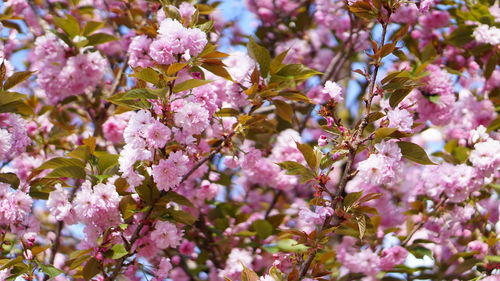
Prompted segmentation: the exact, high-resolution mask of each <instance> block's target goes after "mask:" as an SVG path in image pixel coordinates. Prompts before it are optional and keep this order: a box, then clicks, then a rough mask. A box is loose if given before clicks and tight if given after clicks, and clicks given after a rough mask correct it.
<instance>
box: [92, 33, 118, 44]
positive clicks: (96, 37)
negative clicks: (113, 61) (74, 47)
mask: <svg viewBox="0 0 500 281" xmlns="http://www.w3.org/2000/svg"><path fill="white" fill-rule="evenodd" d="M87 39H88V40H89V43H88V45H90V46H97V45H99V44H104V43H108V42H111V41H115V40H118V38H116V37H114V36H113V35H110V34H107V33H95V34H92V35H90V36H89V37H88V38H87Z"/></svg>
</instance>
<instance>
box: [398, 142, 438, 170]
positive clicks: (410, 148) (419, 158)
mask: <svg viewBox="0 0 500 281" xmlns="http://www.w3.org/2000/svg"><path fill="white" fill-rule="evenodd" d="M397 144H398V146H399V148H400V149H401V153H402V154H403V156H404V157H405V158H406V159H408V160H411V161H413V162H416V163H419V164H422V165H436V163H434V162H432V161H431V160H430V159H429V156H427V153H426V152H425V150H424V149H423V148H421V147H420V146H419V145H417V144H414V143H411V142H406V141H399V142H397Z"/></svg>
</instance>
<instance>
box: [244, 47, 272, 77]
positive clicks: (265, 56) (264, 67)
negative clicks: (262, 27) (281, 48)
mask: <svg viewBox="0 0 500 281" xmlns="http://www.w3.org/2000/svg"><path fill="white" fill-rule="evenodd" d="M247 49H248V55H249V56H250V57H251V58H253V59H254V60H255V61H256V62H257V63H258V64H259V68H260V73H261V74H262V77H263V78H266V77H267V75H268V74H269V69H270V67H271V55H270V54H269V51H268V50H267V49H266V48H264V47H262V46H260V45H258V44H257V43H255V41H254V40H253V38H250V40H249V41H248V44H247Z"/></svg>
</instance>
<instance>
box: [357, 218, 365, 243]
mask: <svg viewBox="0 0 500 281" xmlns="http://www.w3.org/2000/svg"><path fill="white" fill-rule="evenodd" d="M356 221H357V222H358V229H359V239H363V236H364V235H365V232H366V218H365V216H359V217H356Z"/></svg>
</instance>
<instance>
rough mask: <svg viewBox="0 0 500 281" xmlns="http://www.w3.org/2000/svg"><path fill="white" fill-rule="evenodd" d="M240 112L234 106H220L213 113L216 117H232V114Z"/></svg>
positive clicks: (235, 114)
mask: <svg viewBox="0 0 500 281" xmlns="http://www.w3.org/2000/svg"><path fill="white" fill-rule="evenodd" d="M238 114H240V112H239V111H238V110H236V109H234V108H229V107H226V108H221V109H220V110H219V111H217V112H216V113H215V116H218V117H232V116H238Z"/></svg>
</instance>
